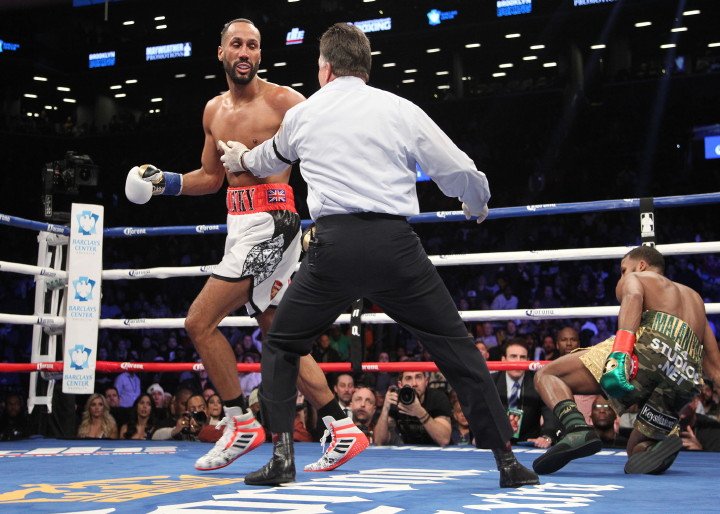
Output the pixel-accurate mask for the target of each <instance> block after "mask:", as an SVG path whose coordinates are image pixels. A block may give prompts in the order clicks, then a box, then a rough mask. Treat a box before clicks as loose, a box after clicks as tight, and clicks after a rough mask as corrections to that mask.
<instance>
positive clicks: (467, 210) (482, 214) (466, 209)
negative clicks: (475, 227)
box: [462, 202, 488, 223]
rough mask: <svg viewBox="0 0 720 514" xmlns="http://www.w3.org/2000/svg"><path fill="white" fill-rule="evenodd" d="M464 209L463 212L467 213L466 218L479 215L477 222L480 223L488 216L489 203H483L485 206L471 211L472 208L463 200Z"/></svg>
mask: <svg viewBox="0 0 720 514" xmlns="http://www.w3.org/2000/svg"><path fill="white" fill-rule="evenodd" d="M462 210H463V214H465V218H467V219H470V218H472V217H473V216H477V222H478V223H482V222H483V221H485V218H487V217H488V206H487V204H485V205H483V206H482V209H480V211H479V212H471V211H470V208H469V207H468V206H467V205H465V202H463V204H462Z"/></svg>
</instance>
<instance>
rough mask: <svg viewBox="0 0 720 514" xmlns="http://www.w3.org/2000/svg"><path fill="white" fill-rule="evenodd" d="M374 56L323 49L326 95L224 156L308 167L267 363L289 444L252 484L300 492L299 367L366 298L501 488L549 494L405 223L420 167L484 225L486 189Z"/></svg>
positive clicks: (263, 167)
mask: <svg viewBox="0 0 720 514" xmlns="http://www.w3.org/2000/svg"><path fill="white" fill-rule="evenodd" d="M370 65H371V57H370V42H369V41H368V39H367V37H366V36H365V34H364V33H363V32H362V31H361V30H359V29H358V28H357V27H354V26H352V25H347V24H344V23H337V24H335V25H333V26H331V27H330V28H329V29H328V30H327V31H326V32H325V33H324V34H323V36H322V38H321V39H320V58H319V60H318V80H319V82H320V90H319V91H317V92H316V93H315V94H314V95H312V96H311V97H310V98H309V99H308V100H307V101H305V102H302V103H300V104H298V105H296V106H294V107H293V108H292V109H290V110H289V111H287V113H286V114H285V118H284V120H283V123H282V125H281V128H280V130H279V131H278V132H277V134H275V136H274V137H273V138H272V139H270V140H267V141H266V142H264V143H262V144H261V145H259V146H258V147H256V148H254V149H253V150H251V151H248V149H247V148H246V147H245V146H244V145H243V144H241V143H237V142H232V141H229V142H228V143H227V144H225V143H223V142H220V145H221V147H222V149H223V150H224V152H225V153H224V155H223V156H222V157H221V160H222V161H223V163H224V165H225V167H226V168H228V169H229V170H230V171H231V172H233V173H245V172H250V173H252V174H253V175H256V176H258V177H266V176H269V175H273V174H276V173H278V172H279V171H281V170H284V169H286V168H287V166H288V164H291V163H293V162H296V161H300V172H301V173H302V176H303V178H304V179H305V182H306V183H307V186H308V207H309V209H310V216H311V217H312V219H313V220H314V221H315V223H316V233H315V236H314V237H313V238H312V239H311V240H310V242H309V248H308V251H307V256H306V257H305V259H304V260H303V262H302V264H301V265H300V269H299V271H298V272H297V274H296V275H295V277H294V279H293V281H292V283H291V285H290V287H289V289H288V291H287V292H286V294H285V297H284V298H283V300H282V301H281V302H280V305H279V306H278V309H277V313H276V314H275V318H274V320H273V323H272V326H271V328H270V330H269V331H268V334H267V337H266V340H265V341H264V343H263V349H262V385H261V388H260V405H261V408H262V416H263V420H264V421H265V423H266V427H267V428H269V429H270V431H272V432H274V433H277V434H279V436H278V438H277V440H276V442H275V447H274V451H273V457H272V459H271V460H270V462H269V463H268V464H266V465H265V466H264V467H263V468H261V469H260V470H258V471H255V472H253V473H250V474H249V475H248V476H247V477H246V478H245V482H246V483H248V484H252V485H275V484H279V483H283V482H289V481H292V480H294V479H295V464H294V454H293V446H292V432H293V420H294V415H295V394H296V386H295V382H296V378H297V374H298V361H299V358H300V357H301V356H303V355H307V354H308V353H309V352H310V350H311V346H312V341H313V340H314V339H315V338H316V337H317V336H318V335H319V334H320V333H321V332H322V331H323V330H324V329H325V328H326V327H328V326H329V325H331V324H332V323H333V322H334V321H335V320H336V319H337V317H338V316H339V315H340V314H342V313H343V312H344V311H345V310H346V308H347V307H348V306H349V305H350V304H351V303H352V302H353V300H355V299H356V298H362V297H364V298H368V299H369V300H370V301H372V302H373V303H375V304H376V305H378V306H379V307H380V308H381V309H382V310H383V311H384V312H385V313H387V314H388V315H389V316H390V317H392V318H393V319H394V320H395V321H397V322H398V323H399V324H400V325H402V326H403V327H405V328H406V329H407V330H409V331H410V332H411V333H412V334H413V335H415V336H416V337H417V338H418V339H419V340H420V341H422V342H423V345H424V346H425V348H427V349H428V350H429V352H430V353H431V355H432V356H433V359H434V361H435V363H436V364H437V366H438V368H439V369H440V371H441V372H442V373H443V374H444V375H445V376H446V377H447V379H448V381H449V382H450V384H451V385H452V387H453V388H454V389H455V390H456V391H457V394H458V398H459V399H460V402H461V405H462V409H463V412H464V413H465V416H466V417H467V420H468V422H469V424H470V428H471V430H472V432H473V434H475V436H476V445H477V447H478V448H490V449H492V451H493V454H494V456H495V460H496V462H497V465H498V470H499V471H500V486H501V487H520V486H523V485H534V484H539V480H538V477H537V475H535V474H534V473H533V472H532V471H530V470H528V469H527V468H525V467H524V466H522V465H521V464H520V463H519V462H517V460H516V459H515V456H514V455H513V453H512V450H511V449H510V444H509V441H510V438H511V436H512V429H511V427H510V423H509V421H508V418H507V415H506V413H505V410H504V409H503V407H502V404H501V403H500V398H499V396H498V393H497V390H496V388H495V386H494V384H493V381H492V379H491V377H490V374H489V372H488V368H487V365H486V364H485V360H484V359H483V357H482V355H481V354H480V352H478V351H477V349H476V348H475V345H474V344H473V340H472V338H471V337H470V336H468V334H467V329H466V327H465V324H464V323H463V321H462V319H461V318H460V316H459V314H458V311H457V308H456V306H455V303H454V302H453V300H452V298H451V296H450V293H449V292H448V290H447V288H446V287H445V284H444V283H443V282H442V279H441V278H440V276H439V274H438V273H437V270H436V269H435V267H434V266H433V264H432V263H431V262H430V259H428V257H427V254H426V253H425V250H424V249H423V247H422V245H421V244H420V241H419V239H418V237H417V235H416V234H415V232H414V231H413V230H412V228H411V226H410V224H409V223H408V222H407V217H408V216H412V215H416V214H418V213H419V205H418V199H417V194H416V189H415V188H416V185H415V169H416V164H418V165H420V168H421V169H422V170H423V171H424V172H425V173H426V174H427V175H428V176H430V177H431V178H432V179H433V180H434V181H435V182H436V183H437V184H438V186H439V187H440V189H441V190H442V191H443V193H445V194H446V195H447V196H454V197H459V199H460V200H461V201H462V202H463V205H462V207H463V211H464V212H465V215H466V216H467V217H468V218H470V217H471V216H474V217H477V221H478V223H479V222H481V221H482V220H484V219H485V217H486V216H487V213H488V209H487V202H488V200H489V199H490V191H489V189H488V182H487V179H486V178H485V175H484V174H483V173H482V172H480V171H478V170H477V168H476V167H475V165H474V163H473V161H472V160H471V159H470V158H469V157H468V156H467V155H466V154H465V153H464V152H462V151H461V150H460V149H459V148H458V147H457V146H456V145H455V144H454V143H453V142H452V141H451V140H450V138H448V136H447V135H446V134H445V133H444V132H443V131H442V130H441V129H440V128H439V127H438V126H437V125H436V124H435V123H434V122H433V121H432V120H431V119H430V117H428V116H427V115H426V114H425V113H424V112H423V111H422V110H421V109H420V108H419V107H417V106H416V105H414V104H413V103H411V102H409V101H407V100H405V99H403V98H400V97H398V96H396V95H393V94H391V93H388V92H386V91H381V90H378V89H375V88H373V87H370V86H368V85H367V81H368V79H369V74H370Z"/></svg>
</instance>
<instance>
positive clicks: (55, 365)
mask: <svg viewBox="0 0 720 514" xmlns="http://www.w3.org/2000/svg"><path fill="white" fill-rule="evenodd" d="M549 362H550V361H512V362H509V361H488V363H487V366H488V368H489V369H490V370H491V371H507V370H531V371H534V370H537V369H540V368H541V367H543V366H544V365H546V364H548V363H549ZM319 366H320V369H322V370H323V371H325V372H328V373H330V372H335V373H337V372H343V371H347V372H352V367H351V364H350V363H349V362H327V363H319ZM203 369H205V368H204V366H203V365H202V364H201V363H198V362H171V363H168V362H109V361H97V362H96V363H95V370H96V371H99V372H101V373H123V372H124V371H137V372H143V371H153V372H161V371H170V372H181V371H202V370H203ZM237 369H238V371H239V372H241V373H248V372H250V373H256V372H259V371H260V363H240V364H238V365H237ZM62 370H63V363H62V362H32V363H28V364H22V363H0V373H29V372H33V371H62ZM362 370H363V371H368V372H377V373H382V372H388V373H397V372H399V371H437V370H438V368H437V366H436V365H435V363H434V362H414V361H403V362H364V363H363V364H362Z"/></svg>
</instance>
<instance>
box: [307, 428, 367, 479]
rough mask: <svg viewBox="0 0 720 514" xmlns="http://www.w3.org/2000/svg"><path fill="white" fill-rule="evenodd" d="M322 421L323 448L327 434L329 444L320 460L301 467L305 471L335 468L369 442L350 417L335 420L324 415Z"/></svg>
mask: <svg viewBox="0 0 720 514" xmlns="http://www.w3.org/2000/svg"><path fill="white" fill-rule="evenodd" d="M323 423H325V426H326V427H327V430H325V433H324V434H323V437H322V442H323V449H324V448H325V441H326V440H327V437H328V436H331V440H330V446H329V447H328V449H327V451H326V452H325V453H324V454H323V456H322V457H320V460H318V461H317V462H313V463H312V464H308V465H307V466H305V467H304V468H303V469H304V470H305V471H330V470H331V469H335V468H337V467H338V466H342V465H343V464H345V463H346V462H347V461H349V460H350V459H352V458H353V457H355V456H356V455H358V454H360V453H361V452H362V451H363V450H364V449H365V448H367V447H368V445H369V444H370V442H369V441H368V439H367V437H365V434H363V433H362V431H361V430H360V429H359V428H358V427H356V426H355V423H353V421H352V420H351V419H350V418H343V419H341V420H338V421H335V418H333V417H332V416H325V417H324V418H323Z"/></svg>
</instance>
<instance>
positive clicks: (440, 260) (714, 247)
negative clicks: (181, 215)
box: [0, 241, 720, 280]
mask: <svg viewBox="0 0 720 514" xmlns="http://www.w3.org/2000/svg"><path fill="white" fill-rule="evenodd" d="M633 248H634V246H611V247H602V248H570V249H565V250H530V251H522V252H491V253H468V254H463V255H431V256H430V261H431V262H432V263H433V264H434V265H435V266H464V265H477V264H508V263H517V262H552V261H569V260H599V259H619V258H621V257H622V256H624V255H625V254H626V253H628V252H629V251H630V250H632V249H633ZM656 248H657V249H658V251H659V252H660V253H662V254H663V255H686V254H700V253H715V252H720V241H711V242H704V243H675V244H666V245H657V247H656ZM216 267H217V265H216V264H211V265H204V266H180V267H168V266H166V267H158V268H145V269H112V270H103V272H102V278H103V280H137V279H145V278H156V279H165V278H177V277H197V276H208V275H211V274H212V272H213V271H214V270H215V268H216ZM0 271H8V272H13V273H21V274H24V275H44V276H48V277H53V278H60V279H64V280H67V273H66V272H65V271H60V270H56V269H53V268H47V267H38V266H30V265H27V264H17V263H12V262H6V261H0Z"/></svg>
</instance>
